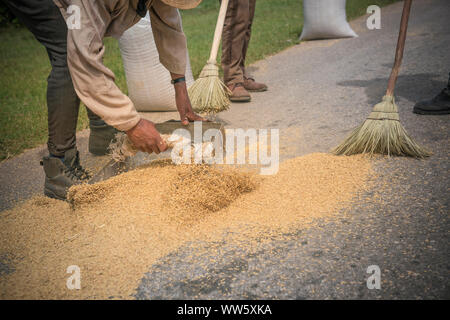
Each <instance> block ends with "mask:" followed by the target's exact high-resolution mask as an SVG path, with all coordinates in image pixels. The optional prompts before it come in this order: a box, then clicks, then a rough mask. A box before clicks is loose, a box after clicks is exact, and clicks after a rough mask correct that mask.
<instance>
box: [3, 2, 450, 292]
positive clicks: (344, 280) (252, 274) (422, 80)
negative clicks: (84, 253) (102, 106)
mask: <svg viewBox="0 0 450 320" xmlns="http://www.w3.org/2000/svg"><path fill="white" fill-rule="evenodd" d="M401 9H402V3H396V4H393V5H390V6H388V7H385V8H382V16H381V18H382V29H381V30H367V28H366V22H365V21H366V20H365V19H366V18H365V17H362V18H359V19H357V20H354V21H352V23H351V25H352V27H353V29H354V30H355V31H356V32H357V33H358V34H359V37H358V38H355V39H340V40H326V41H311V42H305V43H302V44H300V45H297V46H294V47H292V48H290V49H288V50H285V51H283V52H281V53H279V54H277V55H274V56H272V57H270V58H268V59H265V60H263V61H260V62H258V63H256V64H255V65H253V66H252V67H251V69H252V70H253V74H254V75H255V76H256V78H257V80H259V81H264V82H266V83H267V84H268V85H269V87H270V90H269V91H267V92H264V93H258V94H253V101H252V102H251V103H249V104H234V105H233V106H232V108H231V109H230V110H229V111H227V112H223V113H221V114H220V115H219V116H218V120H220V121H223V122H224V123H226V125H227V127H228V128H279V129H280V144H281V156H282V159H286V158H291V157H295V156H301V155H305V154H308V153H311V152H328V151H329V150H330V149H331V148H332V147H334V146H336V145H337V144H338V143H339V142H340V141H342V140H343V139H344V137H345V136H346V135H347V134H348V133H349V131H350V130H351V129H352V128H354V127H356V126H357V125H359V124H360V123H361V122H362V121H363V120H364V119H365V118H366V117H367V115H368V114H369V113H370V111H371V109H372V107H373V105H374V104H375V103H377V102H379V101H380V100H381V98H382V96H383V94H384V91H385V89H386V84H387V78H388V76H389V73H390V68H391V66H392V63H393V58H394V52H395V44H396V40H397V34H398V26H399V21H400V15H401ZM448 17H450V2H449V1H448V0H415V1H414V3H413V8H412V13H411V18H410V27H409V30H408V36H407V43H406V49H405V50H406V51H405V56H404V61H403V66H402V69H401V74H400V77H399V79H398V82H397V88H396V97H397V102H398V105H399V108H400V117H401V122H402V124H403V125H404V126H405V127H406V129H407V130H408V132H409V133H410V134H411V135H412V136H413V137H414V138H415V139H416V140H417V142H419V143H420V144H421V145H424V146H426V147H427V148H429V149H431V150H432V151H433V153H434V155H433V156H432V157H431V158H430V159H427V160H424V161H419V160H413V159H405V158H390V159H385V160H381V161H377V162H376V170H377V172H378V180H377V181H378V183H379V185H382V184H383V181H386V180H388V181H390V182H391V183H390V185H389V188H380V189H377V188H375V189H374V190H373V191H371V192H368V193H367V194H365V195H364V199H363V200H361V201H360V202H359V203H358V204H356V205H355V206H354V207H352V208H351V209H350V210H349V211H348V212H347V213H346V214H345V215H337V216H336V218H334V219H332V220H327V221H322V222H319V224H318V225H317V226H316V227H314V228H311V229H304V230H298V231H297V232H294V233H292V234H285V235H280V236H279V237H278V238H274V239H273V240H272V241H271V242H268V243H264V244H260V245H259V246H257V247H256V248H255V247H253V248H245V247H235V246H233V245H232V244H231V243H228V242H227V241H226V240H224V242H223V243H222V244H221V250H220V253H219V254H210V256H209V257H208V256H206V257H205V256H203V257H202V258H198V257H197V258H195V255H193V254H192V253H193V252H195V250H196V247H197V246H198V245H199V244H195V243H194V244H190V245H189V246H186V247H183V248H181V249H180V250H178V251H177V252H174V253H172V254H171V255H169V256H167V257H165V258H163V259H161V260H160V261H159V262H158V263H156V264H155V265H153V266H149V272H148V273H147V274H146V275H145V276H144V278H143V279H142V281H141V283H140V285H139V288H138V292H137V294H136V298H137V299H173V298H176V299H180V298H184V299H194V298H204V299H213V298H217V299H223V298H224V299H231V298H235V299H244V298H247V299H259V298H261V299H262V298H264V299H279V298H286V299H323V298H325V299H353V298H356V299H369V298H383V299H417V298H423V299H435V298H438V299H449V298H450V290H449V280H448V279H449V278H450V277H449V267H450V265H449V262H450V261H449V257H450V254H449V253H450V252H449V230H450V229H449V219H448V214H449V196H448V194H449V184H448V181H449V180H450V175H449V147H448V146H449V131H450V130H449V129H450V124H449V119H450V117H449V116H448V115H447V116H417V115H415V114H413V113H412V112H411V111H412V107H413V105H414V103H415V102H416V101H419V100H421V99H428V98H431V97H432V96H434V95H435V94H437V93H438V92H439V91H440V90H441V89H442V88H443V87H444V86H445V85H446V81H447V79H448V73H449V72H450V54H449V52H450V25H449V24H448ZM255 27H257V25H255ZM153 120H154V119H153ZM86 141H87V132H83V133H81V134H80V135H79V149H80V150H81V152H82V159H83V160H84V161H85V162H88V166H89V163H91V165H92V166H95V165H96V163H97V164H98V163H99V162H101V160H98V159H93V158H92V157H91V158H90V157H89V156H88V155H87V146H86V144H87V143H86ZM293 141H294V143H293ZM44 154H45V148H44V147H39V148H37V149H34V150H31V151H27V152H25V153H24V154H22V155H20V156H18V157H16V158H14V159H10V160H8V161H4V162H2V163H0V177H1V181H2V183H1V185H0V211H1V210H3V209H5V208H8V207H11V206H13V205H14V204H15V203H16V202H17V201H19V200H23V199H27V198H29V197H30V196H31V195H33V194H36V193H41V192H42V186H43V173H42V169H41V168H40V167H39V165H38V163H39V159H40V158H41V157H42V155H44ZM375 195H377V197H379V198H381V202H380V201H379V200H377V201H374V197H375ZM380 203H382V204H380ZM1 261H2V257H0V275H1V274H2V273H8V272H14V270H12V269H10V268H9V267H8V265H7V264H6V263H2V262H1ZM212 261H214V262H212ZM370 265H378V266H379V267H380V271H381V289H379V290H369V289H368V288H367V285H366V279H367V278H368V276H369V275H368V274H367V273H366V270H367V267H368V266H370Z"/></svg>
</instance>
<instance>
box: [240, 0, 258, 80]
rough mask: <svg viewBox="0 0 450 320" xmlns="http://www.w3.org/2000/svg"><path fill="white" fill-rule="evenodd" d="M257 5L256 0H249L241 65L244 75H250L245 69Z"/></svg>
mask: <svg viewBox="0 0 450 320" xmlns="http://www.w3.org/2000/svg"><path fill="white" fill-rule="evenodd" d="M255 7H256V0H249V7H248V9H249V16H248V25H247V32H246V33H245V40H244V47H243V48H242V59H241V65H240V67H241V70H242V72H243V73H244V77H248V75H247V72H246V70H245V58H246V57H247V49H248V44H249V43H250V37H251V34H252V24H253V18H254V16H255Z"/></svg>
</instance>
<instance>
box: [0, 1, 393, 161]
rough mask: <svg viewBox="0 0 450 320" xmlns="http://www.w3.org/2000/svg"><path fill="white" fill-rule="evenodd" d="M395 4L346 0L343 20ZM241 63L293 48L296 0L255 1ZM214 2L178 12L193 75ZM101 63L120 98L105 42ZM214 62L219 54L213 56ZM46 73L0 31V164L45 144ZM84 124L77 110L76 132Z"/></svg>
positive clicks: (14, 35) (35, 56)
mask: <svg viewBox="0 0 450 320" xmlns="http://www.w3.org/2000/svg"><path fill="white" fill-rule="evenodd" d="M395 1H396V0H348V1H347V16H348V18H349V19H352V18H355V17H357V16H360V15H362V14H365V12H366V8H367V7H368V6H369V5H371V4H378V5H380V6H382V5H386V4H389V3H392V2H395ZM256 3H257V7H256V13H255V20H254V24H253V33H252V39H251V43H250V47H249V51H248V56H247V64H251V63H253V62H255V61H257V60H260V59H263V58H264V57H266V56H268V55H272V54H274V53H276V52H279V51H281V50H283V49H285V48H287V47H289V46H292V45H294V44H296V43H298V36H299V34H300V32H301V28H302V23H303V20H302V16H303V14H302V2H301V1H299V0H258V1H257V2H256ZM218 9H219V1H217V0H203V2H202V3H201V4H200V6H199V7H198V8H197V9H195V10H189V11H183V12H182V16H183V27H184V30H185V33H186V36H187V39H188V49H189V55H190V58H191V65H192V70H193V73H194V76H197V75H198V74H199V73H200V71H201V69H202V68H203V66H204V64H205V62H206V60H207V59H208V56H209V50H210V47H211V41H212V38H213V33H214V28H215V23H216V19H217V14H218ZM105 45H106V48H107V49H106V55H105V64H106V65H107V66H108V67H109V68H110V69H111V70H112V71H113V72H114V73H115V75H116V82H117V85H118V86H119V87H120V88H121V89H122V90H123V91H124V92H125V93H126V92H127V89H126V81H125V75H124V71H123V66H122V59H121V57H120V52H119V48H118V43H117V41H116V40H114V39H106V40H105ZM219 58H220V54H219ZM49 72H50V63H49V61H48V57H47V52H46V50H45V49H44V47H43V46H42V45H40V44H39V43H38V42H37V41H36V40H35V39H34V37H33V35H32V34H31V33H30V32H29V31H28V30H26V29H25V28H11V27H10V28H6V29H0V161H1V160H3V159H6V158H9V157H12V156H14V155H17V154H19V153H20V152H22V151H23V150H25V149H28V148H32V147H35V146H37V145H40V144H43V143H45V142H46V140H47V107H46V79H47V76H48V74H49ZM87 125H88V121H87V117H86V111H85V108H84V107H81V108H80V116H79V123H78V129H83V128H86V127H87Z"/></svg>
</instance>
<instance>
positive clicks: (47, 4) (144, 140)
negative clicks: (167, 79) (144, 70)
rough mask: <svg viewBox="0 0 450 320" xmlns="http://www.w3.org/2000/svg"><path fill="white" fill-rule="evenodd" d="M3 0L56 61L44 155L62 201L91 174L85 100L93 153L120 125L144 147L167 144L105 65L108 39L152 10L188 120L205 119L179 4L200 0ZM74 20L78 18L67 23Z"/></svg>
mask: <svg viewBox="0 0 450 320" xmlns="http://www.w3.org/2000/svg"><path fill="white" fill-rule="evenodd" d="M5 2H6V5H7V6H8V7H9V8H10V9H11V11H12V12H13V13H14V14H15V15H16V16H17V17H18V18H19V20H21V21H22V23H23V24H24V25H25V26H26V27H27V28H28V29H29V30H30V31H31V32H32V33H33V35H34V36H35V37H36V39H37V40H38V41H39V42H40V43H41V44H42V45H44V46H45V48H46V49H47V53H48V56H49V59H50V63H51V66H52V70H51V72H50V75H49V77H48V85H47V107H48V130H49V135H48V143H47V145H48V150H49V156H46V157H44V158H43V160H42V162H41V163H42V165H43V167H44V171H45V184H44V194H45V195H47V196H49V197H52V198H57V199H61V200H63V199H65V198H66V195H67V190H68V188H69V187H71V186H72V185H74V184H79V183H82V182H83V181H87V180H88V179H89V174H88V173H87V171H86V170H85V169H84V168H83V167H82V166H81V165H80V160H79V153H78V151H77V148H76V141H75V133H76V126H77V119H78V110H79V105H80V99H81V101H83V103H84V104H85V105H86V106H87V107H88V114H89V121H90V128H91V134H90V138H89V149H90V151H91V152H93V153H97V154H102V153H106V149H107V146H108V145H109V142H110V141H111V139H112V137H113V135H114V133H115V129H117V130H120V131H124V132H126V134H127V135H128V138H129V139H130V141H131V142H132V143H133V144H134V145H135V146H136V147H137V148H138V149H139V150H141V151H144V152H148V153H152V152H155V153H160V152H162V151H164V150H166V149H167V145H166V143H165V142H164V141H163V140H162V138H161V136H160V134H159V133H158V131H157V130H156V128H155V126H154V124H153V123H152V122H150V121H147V120H144V119H141V118H140V116H139V114H138V113H137V111H136V109H135V107H134V105H133V102H132V101H131V100H130V99H129V98H128V97H127V96H126V95H125V94H123V93H122V92H121V91H120V89H119V88H118V87H117V86H116V84H115V83H114V74H113V72H112V71H111V70H109V69H108V68H107V67H106V66H105V65H104V64H103V55H104V53H105V47H104V45H103V38H104V37H107V36H113V37H116V38H118V37H120V36H121V35H122V34H123V32H124V31H125V30H127V29H128V28H130V27H131V26H133V25H134V24H136V23H137V22H138V21H139V20H140V19H141V17H144V16H145V14H146V13H147V11H150V16H151V22H152V29H153V32H154V38H155V43H156V46H157V49H158V53H159V56H160V61H161V63H162V64H163V65H164V66H165V67H166V69H167V70H168V71H169V72H170V74H171V77H172V84H173V85H174V88H175V100H176V105H177V109H178V112H179V114H180V118H181V121H182V123H183V124H188V123H189V122H190V121H195V120H201V121H204V120H205V119H203V118H202V117H199V116H198V115H196V114H195V113H194V112H193V111H192V107H191V103H190V101H189V97H188V94H187V89H186V83H185V78H184V73H185V69H186V55H187V48H186V37H185V35H184V33H183V30H182V28H181V17H180V14H179V12H178V10H177V8H180V9H190V8H194V7H196V6H197V5H198V4H199V3H200V2H201V0H101V1H92V0H53V1H52V0H5ZM69 9H70V10H69ZM69 19H70V21H72V22H74V21H75V23H73V26H71V27H69V28H68V25H69V23H66V21H67V22H68V21H69ZM73 19H74V20H73ZM77 20H78V21H77ZM114 128H115V129H114Z"/></svg>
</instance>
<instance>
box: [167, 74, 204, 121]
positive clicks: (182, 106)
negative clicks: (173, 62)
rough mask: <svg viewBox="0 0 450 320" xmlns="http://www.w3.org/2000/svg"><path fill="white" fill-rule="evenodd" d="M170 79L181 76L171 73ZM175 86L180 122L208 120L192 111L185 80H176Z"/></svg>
mask: <svg viewBox="0 0 450 320" xmlns="http://www.w3.org/2000/svg"><path fill="white" fill-rule="evenodd" d="M171 76H172V79H177V78H181V77H183V75H181V74H174V73H171ZM174 88H175V102H176V104H177V109H178V113H179V114H180V120H181V123H182V124H183V125H185V126H187V125H188V124H189V122H192V121H208V120H207V119H205V118H203V117H201V116H199V115H198V114H196V113H195V112H194V110H193V109H192V105H191V100H190V99H189V95H188V91H187V87H186V82H185V81H182V82H178V83H175V84H174Z"/></svg>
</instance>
